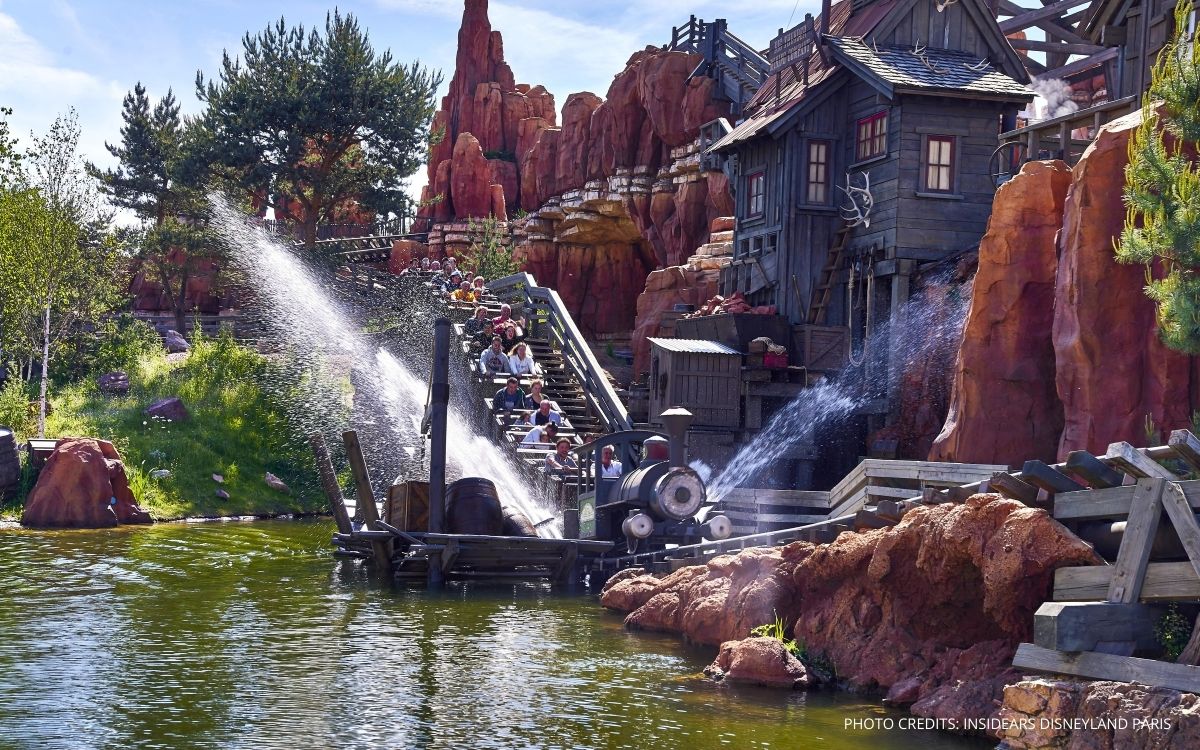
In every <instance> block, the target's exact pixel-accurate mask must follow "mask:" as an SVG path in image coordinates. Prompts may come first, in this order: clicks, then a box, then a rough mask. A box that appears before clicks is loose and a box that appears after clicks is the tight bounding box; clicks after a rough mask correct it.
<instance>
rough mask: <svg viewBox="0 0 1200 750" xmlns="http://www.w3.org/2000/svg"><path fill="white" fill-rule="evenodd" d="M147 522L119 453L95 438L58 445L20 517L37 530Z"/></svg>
mask: <svg viewBox="0 0 1200 750" xmlns="http://www.w3.org/2000/svg"><path fill="white" fill-rule="evenodd" d="M114 501H115V502H114ZM150 520H151V519H150V515H149V514H148V513H146V512H145V511H144V510H142V509H141V508H139V507H138V506H137V501H136V500H135V499H134V497H133V492H132V491H130V489H129V480H128V478H126V476H125V464H123V463H122V462H121V455H120V454H119V453H117V449H116V448H115V447H113V444H112V443H110V442H108V441H107V440H95V439H93V438H63V439H62V440H59V441H58V444H57V445H56V446H55V447H54V452H53V453H52V454H50V458H49V459H47V461H46V465H45V466H44V467H42V471H41V474H39V475H38V481H37V484H35V485H34V487H33V490H32V491H31V492H30V493H29V498H28V499H27V500H26V502H25V511H24V512H23V513H22V514H21V523H22V524H24V525H25V526H34V527H39V528H52V527H53V528H85V529H97V528H105V527H108V526H116V525H117V524H118V523H150Z"/></svg>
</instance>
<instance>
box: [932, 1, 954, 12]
mask: <svg viewBox="0 0 1200 750" xmlns="http://www.w3.org/2000/svg"><path fill="white" fill-rule="evenodd" d="M957 2H958V0H945V2H943V1H942V0H933V5H934V7H936V8H937V12H938V13H941V12H942V11H944V10H946V8H949V7H950V6H951V5H954V4H955V3H957Z"/></svg>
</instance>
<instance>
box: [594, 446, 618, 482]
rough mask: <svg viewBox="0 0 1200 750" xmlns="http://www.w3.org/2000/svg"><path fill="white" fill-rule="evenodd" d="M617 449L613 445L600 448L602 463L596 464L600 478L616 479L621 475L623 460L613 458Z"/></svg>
mask: <svg viewBox="0 0 1200 750" xmlns="http://www.w3.org/2000/svg"><path fill="white" fill-rule="evenodd" d="M615 454H616V451H615V450H613V447H612V446H611V445H606V446H604V447H603V448H601V449H600V463H599V464H598V465H597V466H596V476H597V477H598V478H600V479H616V478H617V477H619V476H621V462H620V461H615V460H613V456H614V455H615Z"/></svg>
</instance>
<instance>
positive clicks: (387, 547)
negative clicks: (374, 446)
mask: <svg viewBox="0 0 1200 750" xmlns="http://www.w3.org/2000/svg"><path fill="white" fill-rule="evenodd" d="M342 442H344V443H345V444H346V458H347V459H348V460H349V461H350V473H351V474H353V475H354V485H355V488H356V493H355V497H356V499H357V502H356V503H355V508H354V515H355V517H356V518H360V519H361V520H362V521H363V524H364V528H366V529H370V528H371V527H372V526H374V525H375V523H376V522H378V521H379V508H378V507H376V505H375V493H374V491H373V490H372V489H371V476H370V474H368V473H367V461H366V459H364V458H363V453H362V446H360V445H359V443H358V433H357V432H355V431H354V430H347V431H345V432H343V433H342ZM380 533H386V534H387V536H388V538H387V539H378V540H375V541H372V542H371V550H372V555H371V559H372V562H373V563H374V565H375V569H376V570H379V571H387V570H390V569H391V566H392V538H393V537H392V535H391V532H386V531H385V532H380Z"/></svg>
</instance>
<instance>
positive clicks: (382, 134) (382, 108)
mask: <svg viewBox="0 0 1200 750" xmlns="http://www.w3.org/2000/svg"><path fill="white" fill-rule="evenodd" d="M441 80H442V79H441V74H440V73H436V72H430V71H428V70H427V69H426V68H424V67H422V66H421V65H420V64H419V63H416V62H414V63H412V64H411V65H408V66H404V65H400V64H397V63H395V62H394V61H393V60H392V55H391V52H390V51H385V52H383V53H382V54H377V53H376V52H375V50H374V48H373V47H372V46H371V43H370V40H369V39H368V36H367V33H366V32H365V31H364V30H362V29H361V28H359V25H358V21H357V20H355V18H354V16H353V15H349V14H347V15H342V14H341V13H339V12H338V11H336V10H335V11H334V12H333V13H332V14H330V15H328V16H326V20H325V29H324V34H322V33H321V32H320V31H318V30H316V29H313V30H311V31H306V30H305V28H304V27H303V26H295V27H291V28H289V27H288V26H287V24H286V23H285V21H284V19H282V18H281V19H279V22H278V23H277V24H274V25H272V26H270V27H268V28H267V29H266V30H264V31H263V32H261V33H259V34H258V35H256V36H252V35H250V34H246V36H245V37H244V38H243V40H242V52H241V54H240V56H238V57H236V58H235V57H231V56H230V55H229V53H228V52H226V53H225V55H224V59H223V61H222V65H221V70H220V71H219V73H218V74H217V76H216V78H215V79H213V80H208V81H206V80H205V78H204V76H203V74H202V73H197V76H196V93H197V95H198V96H199V98H200V100H201V101H202V102H204V103H206V104H207V111H206V112H205V113H204V115H203V117H202V126H203V127H202V130H201V131H200V138H199V142H200V143H201V144H202V147H201V148H199V149H198V150H197V151H196V156H195V157H194V159H193V164H195V163H202V164H203V165H205V166H206V167H211V168H212V171H213V172H214V173H215V174H217V175H218V176H221V177H222V178H223V179H225V180H226V181H227V182H228V183H229V184H230V185H231V186H236V187H237V188H239V189H240V190H242V191H244V192H246V193H249V194H257V195H264V196H265V195H273V196H276V197H277V198H282V199H283V200H276V201H275V205H276V206H277V211H278V212H279V213H280V214H281V218H285V219H288V220H291V221H294V222H296V223H297V224H299V225H301V226H302V227H303V228H304V229H305V236H306V237H307V238H308V239H309V240H310V241H311V240H313V239H314V234H313V232H311V231H309V230H311V229H312V228H313V227H315V225H316V224H317V223H318V222H320V221H330V220H333V219H334V218H336V216H337V215H338V213H339V212H344V211H347V210H349V209H351V208H353V207H354V204H355V203H357V204H358V205H359V206H361V207H363V208H366V209H368V210H371V211H374V212H375V213H376V214H387V213H389V212H392V213H396V214H397V215H403V214H405V213H407V209H408V207H409V206H408V204H409V201H408V198H407V196H406V194H405V191H404V185H403V179H404V178H405V177H407V176H409V175H411V174H413V173H414V172H415V171H416V169H417V167H418V166H419V165H420V163H421V159H422V158H423V156H424V155H425V153H426V148H427V145H428V143H429V142H430V133H429V124H430V120H431V118H432V116H433V111H434V93H435V92H436V91H437V88H438V87H439V86H440V85H441Z"/></svg>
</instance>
